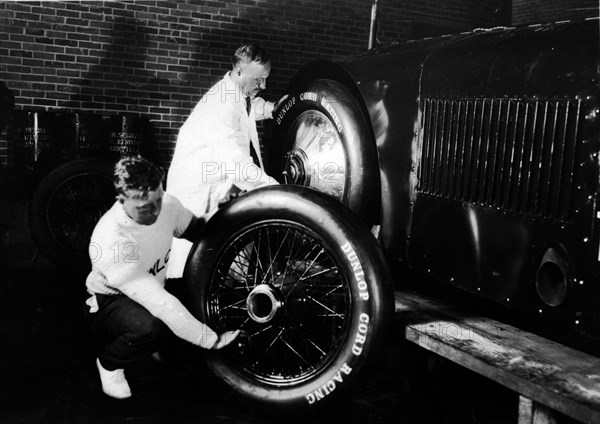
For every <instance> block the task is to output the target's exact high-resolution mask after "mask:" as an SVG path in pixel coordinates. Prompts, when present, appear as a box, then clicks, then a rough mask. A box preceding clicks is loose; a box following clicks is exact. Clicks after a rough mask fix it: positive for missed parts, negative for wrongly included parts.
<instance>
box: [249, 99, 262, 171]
mask: <svg viewBox="0 0 600 424" xmlns="http://www.w3.org/2000/svg"><path fill="white" fill-rule="evenodd" d="M251 107H252V104H251V102H250V96H246V113H247V114H248V115H250V108H251ZM250 156H252V160H253V161H254V164H255V165H256V166H258V167H259V168H260V161H259V160H258V155H257V154H256V150H254V146H253V145H252V140H250Z"/></svg>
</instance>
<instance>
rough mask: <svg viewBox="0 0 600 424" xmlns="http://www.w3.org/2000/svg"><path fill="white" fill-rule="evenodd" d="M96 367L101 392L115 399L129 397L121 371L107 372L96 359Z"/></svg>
mask: <svg viewBox="0 0 600 424" xmlns="http://www.w3.org/2000/svg"><path fill="white" fill-rule="evenodd" d="M96 366H97V367H98V372H99V373H100V381H102V391H104V393H105V394H106V395H108V396H110V397H113V398H115V399H127V398H130V397H131V389H130V388H129V384H128V383H127V380H126V379H125V372H124V371H123V370H122V369H118V370H114V371H108V370H106V369H104V367H103V366H102V365H100V360H99V359H96Z"/></svg>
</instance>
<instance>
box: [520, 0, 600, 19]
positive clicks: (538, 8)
mask: <svg viewBox="0 0 600 424" xmlns="http://www.w3.org/2000/svg"><path fill="white" fill-rule="evenodd" d="M512 3H513V4H512V25H527V24H539V23H546V22H556V21H561V20H568V19H581V18H587V17H591V16H598V6H599V5H600V2H599V1H598V0H513V2H512Z"/></svg>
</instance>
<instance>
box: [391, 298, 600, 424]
mask: <svg viewBox="0 0 600 424" xmlns="http://www.w3.org/2000/svg"><path fill="white" fill-rule="evenodd" d="M395 300H396V320H397V321H398V322H399V323H401V324H402V326H403V328H404V336H405V338H406V339H407V340H409V341H411V342H413V343H416V344H417V345H419V346H421V347H423V348H425V349H428V350H430V351H432V352H435V353H437V354H439V355H441V356H443V357H445V358H447V359H449V360H451V361H453V362H456V363H457V364H460V365H462V366H464V367H466V368H468V369H470V370H472V371H474V372H477V373H479V374H481V375H483V376H485V377H488V378H490V379H492V380H494V381H496V382H498V383H500V384H502V385H504V386H506V387H508V388H509V389H511V390H513V391H515V392H517V393H519V394H521V395H522V396H524V397H526V398H528V399H531V400H532V401H533V402H537V403H539V404H541V405H545V406H547V407H549V408H551V409H554V410H556V411H559V412H561V413H563V414H565V415H567V416H569V417H572V418H574V419H576V420H578V421H581V422H584V423H600V358H597V357H595V356H592V355H588V354H586V353H583V352H580V351H577V350H575V349H571V348H569V347H567V346H564V345H561V344H558V343H555V342H553V341H551V340H548V339H545V338H543V337H540V336H537V335H535V334H532V333H528V332H526V331H523V330H520V329H519V328H516V327H513V326H510V325H507V324H504V323H501V322H498V321H495V320H492V319H488V318H485V317H481V316H475V315H471V314H469V313H468V311H464V310H461V309H460V308H458V307H456V306H453V305H450V304H447V303H444V302H442V301H439V300H436V299H432V298H430V297H426V296H424V295H422V294H417V293H414V292H410V291H397V292H396V294H395Z"/></svg>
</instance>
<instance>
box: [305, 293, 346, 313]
mask: <svg viewBox="0 0 600 424" xmlns="http://www.w3.org/2000/svg"><path fill="white" fill-rule="evenodd" d="M308 298H309V299H310V300H312V301H313V302H315V303H316V304H317V305H319V306H320V307H322V308H323V309H325V310H326V311H328V312H331V313H332V314H333V316H337V317H339V318H343V315H340V314H338V313H337V312H336V311H334V310H333V309H331V308H329V307H327V306H326V305H324V304H322V303H321V302H319V301H318V300H317V299H315V298H314V297H312V296H308Z"/></svg>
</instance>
